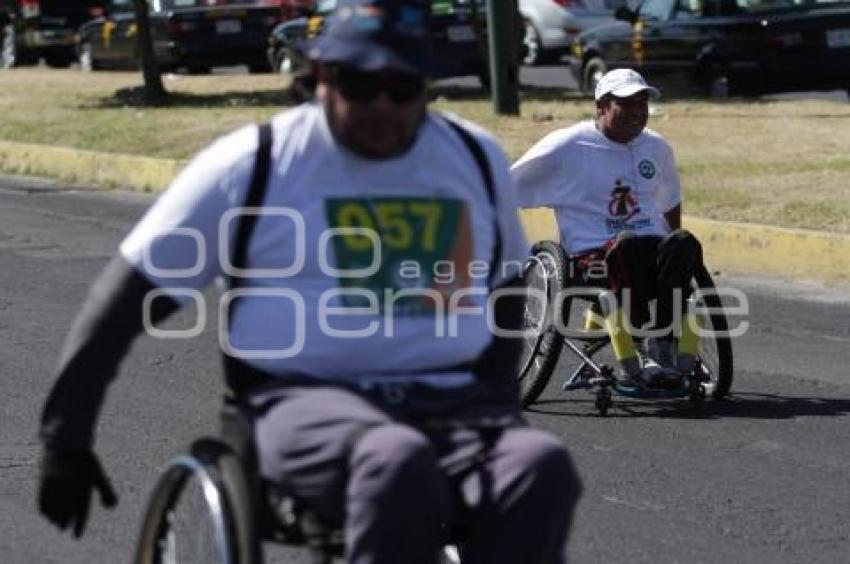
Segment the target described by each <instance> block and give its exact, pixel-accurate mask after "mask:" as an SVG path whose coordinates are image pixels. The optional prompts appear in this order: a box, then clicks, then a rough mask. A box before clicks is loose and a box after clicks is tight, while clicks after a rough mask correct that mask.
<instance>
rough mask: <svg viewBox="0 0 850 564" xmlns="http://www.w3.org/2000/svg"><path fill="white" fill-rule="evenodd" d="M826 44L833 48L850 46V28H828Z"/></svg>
mask: <svg viewBox="0 0 850 564" xmlns="http://www.w3.org/2000/svg"><path fill="white" fill-rule="evenodd" d="M826 45H827V47H831V48H833V49H836V48H839V47H850V28H847V27H845V28H842V29H828V30H827V31H826Z"/></svg>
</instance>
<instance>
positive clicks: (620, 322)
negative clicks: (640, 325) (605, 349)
mask: <svg viewBox="0 0 850 564" xmlns="http://www.w3.org/2000/svg"><path fill="white" fill-rule="evenodd" d="M625 319H626V314H625V313H624V312H623V310H622V309H617V310H615V311H612V312H611V313H610V314H608V315H607V316H606V317H605V329H606V330H607V331H608V335H609V336H610V337H611V346H612V348H613V349H614V356H615V357H616V358H617V360H618V361H619V362H620V363H623V362H624V361H626V360H628V359H635V360H636V359H637V350H635V344H634V342H633V341H632V336H631V335H629V332H628V331H626V323H625Z"/></svg>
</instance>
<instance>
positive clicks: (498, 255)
mask: <svg viewBox="0 0 850 564" xmlns="http://www.w3.org/2000/svg"><path fill="white" fill-rule="evenodd" d="M446 121H447V122H448V124H449V125H450V126H452V129H454V130H455V131H456V132H457V134H458V135H459V136H460V138H461V139H462V140H463V143H464V144H465V145H466V147H467V148H468V149H469V152H470V153H472V157H473V158H474V159H475V164H477V165H478V170H480V171H481V178H482V180H484V187H485V188H486V190H487V198H488V199H489V200H490V205H491V206H493V217H494V221H493V224H494V228H495V234H494V236H495V238H496V242H495V243H494V244H493V260H492V261H491V263H490V273H489V275H488V276H487V285H488V286H489V287H490V288H491V289H492V288H493V281H494V280H495V279H496V274H498V272H499V268H500V264H501V262H502V230H501V229H499V207H498V200H497V199H496V185H495V182H494V181H493V171H492V170H490V163H489V162H488V161H487V155H486V154H484V148H483V147H481V144H480V143H479V142H478V141H477V140H476V139H475V137H473V136H472V134H471V133H470V132H469V131H467V130H466V129H464V128H463V127H462V126H460V125H459V124H457V123H455V122H454V121H452V120H451V119H448V118H447V119H446Z"/></svg>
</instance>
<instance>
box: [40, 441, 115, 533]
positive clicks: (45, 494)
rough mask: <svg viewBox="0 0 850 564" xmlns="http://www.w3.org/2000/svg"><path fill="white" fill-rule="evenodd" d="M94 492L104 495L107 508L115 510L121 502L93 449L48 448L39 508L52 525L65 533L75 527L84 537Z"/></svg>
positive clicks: (44, 461) (45, 456) (42, 463)
mask: <svg viewBox="0 0 850 564" xmlns="http://www.w3.org/2000/svg"><path fill="white" fill-rule="evenodd" d="M92 489H96V490H98V491H99V492H100V501H101V503H103V505H104V507H114V506H115V504H117V503H118V497H117V496H116V495H115V491H114V490H113V489H112V485H111V484H110V483H109V480H108V479H107V477H106V474H105V473H104V472H103V468H102V467H101V466H100V462H99V461H98V459H97V456H95V454H94V453H93V452H92V451H91V450H88V449H67V450H65V449H57V448H50V447H47V448H45V450H44V458H43V459H42V461H41V484H40V486H39V492H38V508H39V511H40V512H41V514H42V515H44V516H45V517H46V518H47V519H48V520H49V521H50V522H51V523H53V524H54V525H56V526H57V527H59V528H60V529H62V530H63V531H64V530H65V529H66V528H67V527H68V526H69V525H71V526H72V527H73V529H72V530H73V534H74V536H75V537H76V538H79V537H80V536H82V534H83V531H84V530H85V528H86V521H87V520H88V516H89V506H90V505H91V494H92Z"/></svg>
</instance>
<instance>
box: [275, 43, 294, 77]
mask: <svg viewBox="0 0 850 564" xmlns="http://www.w3.org/2000/svg"><path fill="white" fill-rule="evenodd" d="M276 60H277V63H276V64H275V70H277V72H279V73H280V74H281V75H283V76H285V77H293V76H295V75H296V73H297V72H298V67H299V64H298V58H297V57H296V56H295V55H294V53H293V52H292V50H291V49H288V48H286V47H282V48H281V49H280V51H278V53H277V57H276Z"/></svg>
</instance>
